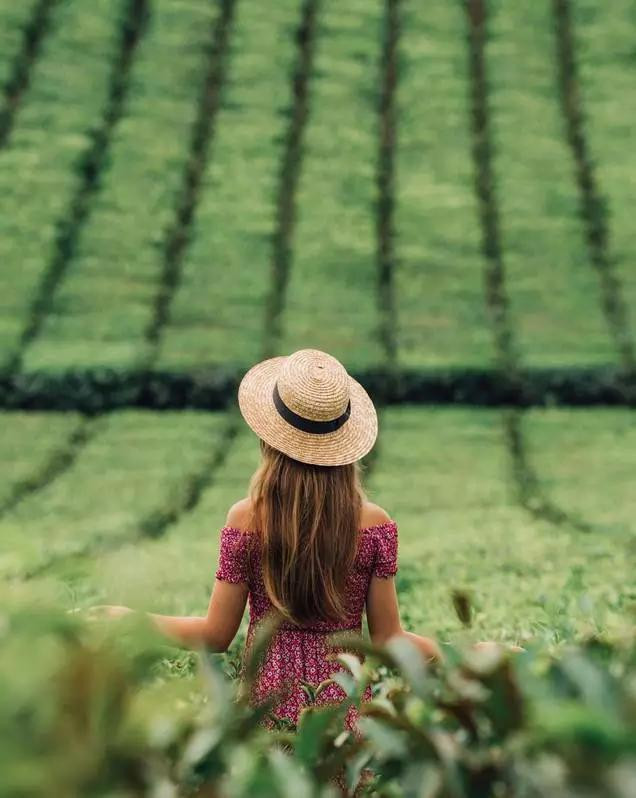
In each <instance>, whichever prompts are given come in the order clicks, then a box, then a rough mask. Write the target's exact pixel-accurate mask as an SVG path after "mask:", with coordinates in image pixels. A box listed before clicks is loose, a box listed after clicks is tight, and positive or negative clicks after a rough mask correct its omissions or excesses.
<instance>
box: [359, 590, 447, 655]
mask: <svg viewBox="0 0 636 798" xmlns="http://www.w3.org/2000/svg"><path fill="white" fill-rule="evenodd" d="M367 625H368V627H369V635H370V637H371V640H372V642H373V643H375V644H376V645H380V646H381V645H384V644H385V643H386V642H388V641H389V640H391V639H392V638H394V637H405V638H407V639H408V640H410V641H411V642H412V643H414V644H415V645H416V646H417V648H418V649H419V650H420V651H421V653H422V655H423V656H424V658H425V659H426V660H428V661H433V662H441V661H442V659H443V657H442V652H441V650H440V648H439V646H438V645H437V643H436V642H435V640H433V639H432V638H430V637H422V636H421V635H417V634H414V633H413V632H405V631H404V629H402V623H401V621H400V610H399V606H398V598H397V592H396V589H395V579H394V578H393V577H389V578H386V577H380V576H372V577H371V584H370V585H369V592H368V594H367Z"/></svg>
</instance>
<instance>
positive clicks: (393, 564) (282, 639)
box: [216, 520, 398, 726]
mask: <svg viewBox="0 0 636 798" xmlns="http://www.w3.org/2000/svg"><path fill="white" fill-rule="evenodd" d="M358 541H359V542H358V548H357V552H356V557H355V560H354V564H353V567H352V568H351V570H350V572H349V574H348V576H347V582H346V591H345V595H346V596H347V602H348V611H347V615H346V616H345V617H343V618H342V621H341V622H340V623H326V622H325V621H317V622H316V623H313V624H311V625H306V626H304V627H302V628H300V629H299V628H298V627H295V626H292V625H291V624H287V623H283V624H282V626H281V627H280V628H279V630H278V632H277V634H276V635H275V637H274V639H273V640H272V642H271V643H270V646H269V648H268V650H267V653H266V655H265V657H264V659H263V662H262V665H261V667H260V669H259V674H258V676H257V679H256V683H255V685H254V687H253V688H252V693H251V699H252V701H253V702H254V703H258V702H260V701H261V700H263V699H264V698H266V697H269V696H270V695H271V694H272V691H277V690H280V691H281V694H282V695H283V697H282V699H281V700H280V701H279V703H278V704H277V705H276V707H275V708H274V714H275V715H276V716H278V717H280V718H287V719H288V720H290V721H291V722H292V723H294V724H296V723H297V722H298V716H299V713H300V711H301V709H302V708H303V707H304V706H305V705H306V704H307V703H308V700H309V699H308V697H307V694H306V692H305V691H304V690H303V689H302V687H301V683H302V682H307V683H310V684H312V685H315V686H317V685H319V684H320V683H321V682H323V681H324V680H326V679H329V678H330V677H331V676H332V675H333V674H334V673H335V672H336V671H339V670H344V667H343V666H342V665H341V664H340V663H338V662H335V661H333V660H331V659H327V654H328V653H330V652H332V651H333V650H334V649H333V647H330V645H329V643H328V638H329V635H331V634H333V633H334V632H339V631H344V630H347V631H350V632H354V633H360V634H361V633H362V615H363V612H364V607H365V602H366V597H367V592H368V589H369V584H370V582H371V578H372V576H378V577H381V578H388V577H391V576H393V575H394V574H395V573H396V572H397V548H398V530H397V523H396V522H395V521H393V520H391V521H387V522H385V523H382V524H376V525H374V526H368V527H364V528H362V529H360V531H359V538H358ZM260 554H261V552H260V543H259V535H258V532H255V531H252V530H240V529H237V528H235V527H231V526H224V527H223V528H222V529H221V539H220V551H219V562H218V568H217V571H216V578H217V579H220V580H223V581H227V582H246V583H247V584H248V588H249V594H248V601H249V613H250V615H249V626H248V631H247V637H246V647H245V651H246V652H247V651H249V648H250V646H251V644H252V642H253V639H254V634H255V630H256V627H257V625H258V623H259V622H260V621H261V620H262V619H263V618H264V617H265V615H266V614H267V613H268V611H269V610H271V609H272V604H271V602H270V601H269V599H268V597H267V593H266V590H265V586H264V584H263V579H262V573H261V568H260ZM344 697H345V693H344V691H343V690H342V688H341V687H340V686H339V685H337V684H335V683H332V684H330V685H329V686H328V687H327V688H326V689H324V690H323V691H322V692H321V693H320V695H319V697H318V699H317V703H320V704H323V703H328V702H333V701H341V700H342V699H343V698H344ZM353 722H355V713H350V714H349V715H348V717H347V725H349V726H350V725H351V723H353Z"/></svg>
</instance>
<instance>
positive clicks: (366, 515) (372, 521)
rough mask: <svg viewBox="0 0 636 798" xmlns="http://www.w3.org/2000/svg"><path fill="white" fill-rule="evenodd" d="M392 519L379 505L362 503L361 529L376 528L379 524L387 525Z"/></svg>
mask: <svg viewBox="0 0 636 798" xmlns="http://www.w3.org/2000/svg"><path fill="white" fill-rule="evenodd" d="M392 520H393V519H392V518H391V516H390V515H389V514H388V513H387V511H386V510H385V509H384V507H380V505H379V504H374V503H373V502H363V504H362V515H361V522H360V525H361V526H362V527H367V526H378V525H379V524H387V523H388V522H389V521H392Z"/></svg>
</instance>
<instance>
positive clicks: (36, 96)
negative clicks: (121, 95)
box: [0, 0, 122, 363]
mask: <svg viewBox="0 0 636 798" xmlns="http://www.w3.org/2000/svg"><path fill="white" fill-rule="evenodd" d="M121 6H122V4H121V3H119V2H118V3H113V2H110V0H97V1H96V2H95V3H92V4H91V13H90V14H86V5H85V3H83V2H81V0H70V1H69V2H67V3H63V4H60V5H59V7H58V8H57V9H56V12H55V13H54V15H53V19H52V30H51V31H50V32H49V34H48V35H47V37H46V40H45V41H44V43H43V47H42V52H41V55H40V58H39V60H38V61H37V62H36V64H35V65H34V69H33V74H32V76H31V84H30V89H29V92H28V95H27V96H26V97H25V98H24V99H23V105H22V107H21V109H20V113H19V115H18V119H17V120H16V123H15V126H14V128H13V130H12V134H11V138H10V140H9V143H8V145H7V148H6V149H5V150H4V151H3V153H2V157H1V158H0V262H2V264H3V268H2V270H1V271H0V297H1V300H0V311H1V312H0V363H2V362H4V361H5V359H9V358H11V357H12V356H13V355H14V351H15V349H16V347H17V346H18V344H19V341H20V337H21V334H22V332H23V329H24V328H25V326H26V324H27V322H28V314H29V312H30V306H31V302H32V300H33V298H34V296H35V293H36V291H37V288H38V285H39V281H40V279H41V277H42V275H43V273H44V270H45V267H46V264H47V261H48V259H49V257H50V255H51V252H52V249H53V246H54V242H55V238H56V232H57V226H58V225H59V224H60V222H61V221H62V220H63V218H64V214H65V212H66V209H67V208H68V206H69V203H70V199H71V197H72V196H73V192H74V190H75V188H76V186H77V184H78V180H79V179H80V177H79V175H78V174H77V173H76V171H75V170H76V167H77V165H78V163H79V161H80V159H81V157H82V154H83V153H84V152H85V151H86V149H87V148H88V147H89V146H90V135H91V127H92V125H93V124H94V123H95V121H96V120H97V119H98V118H99V113H100V110H101V108H102V105H103V103H104V101H105V98H106V92H107V83H108V77H109V70H110V64H111V59H112V58H113V56H114V53H115V51H116V48H117V38H118V33H119V29H118V25H119V22H120V21H121V20H120V10H121ZM16 209H19V210H16Z"/></svg>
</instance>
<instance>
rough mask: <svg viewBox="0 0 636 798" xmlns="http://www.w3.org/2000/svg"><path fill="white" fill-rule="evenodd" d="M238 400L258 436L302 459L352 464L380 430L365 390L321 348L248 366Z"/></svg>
mask: <svg viewBox="0 0 636 798" xmlns="http://www.w3.org/2000/svg"><path fill="white" fill-rule="evenodd" d="M238 403H239V408H240V410H241V414H242V415H243V418H244V419H245V421H246V422H247V424H248V425H249V426H250V427H251V429H252V430H253V431H254V432H255V433H256V434H257V435H258V437H259V438H262V439H263V440H264V441H265V442H266V443H269V444H270V446H273V447H274V448H275V449H278V450H279V451H281V452H284V453H285V454H286V455H289V457H292V458H294V459H295V460H300V461H301V462H303V463H313V464H315V465H345V464H346V463H353V462H354V461H356V460H359V459H360V458H361V457H363V456H364V455H365V454H367V452H368V451H369V450H370V449H371V448H372V447H373V444H374V443H375V439H376V437H377V434H378V418H377V415H376V411H375V407H374V406H373V402H372V401H371V398H370V396H369V394H368V393H367V392H366V391H365V389H364V388H363V387H362V385H360V383H359V382H357V381H356V380H354V379H353V377H350V376H349V374H348V373H347V371H346V369H345V367H344V366H343V365H342V363H340V361H339V360H336V358H335V357H332V356H331V355H328V354H327V353H326V352H321V351H320V350H319V349H299V350H298V351H297V352H294V353H293V354H291V355H288V356H282V357H272V358H269V359H268V360H263V361H261V362H260V363H257V364H256V365H255V366H252V368H251V369H250V370H249V371H248V372H247V373H246V374H245V376H244V377H243V379H242V380H241V384H240V385H239V389H238Z"/></svg>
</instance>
